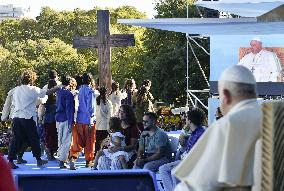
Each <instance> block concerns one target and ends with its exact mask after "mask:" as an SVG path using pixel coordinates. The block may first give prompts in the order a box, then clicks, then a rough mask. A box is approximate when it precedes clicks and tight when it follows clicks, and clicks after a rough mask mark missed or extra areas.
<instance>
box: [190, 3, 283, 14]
mask: <svg viewBox="0 0 284 191" xmlns="http://www.w3.org/2000/svg"><path fill="white" fill-rule="evenodd" d="M282 4H284V0H220V1H197V2H196V3H195V5H198V6H202V7H206V8H210V9H215V10H219V11H224V12H228V13H232V14H235V15H239V16H242V17H258V16H260V15H263V14H264V13H267V12H268V11H270V10H272V9H274V8H276V7H278V6H280V5H282Z"/></svg>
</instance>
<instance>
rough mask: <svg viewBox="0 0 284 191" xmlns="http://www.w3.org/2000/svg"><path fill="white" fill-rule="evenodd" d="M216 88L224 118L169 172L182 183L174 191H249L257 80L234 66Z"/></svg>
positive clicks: (257, 122) (258, 118)
mask: <svg viewBox="0 0 284 191" xmlns="http://www.w3.org/2000/svg"><path fill="white" fill-rule="evenodd" d="M218 86H219V95H220V107H221V111H222V113H223V114H224V117H222V118H220V119H219V120H217V121H215V122H214V123H213V124H212V125H211V126H210V127H209V128H208V130H207V131H206V132H205V134H204V135H203V136H202V137H201V138H200V139H199V141H198V142H197V143H196V144H195V146H194V147H193V148H192V149H191V151H190V152H189V153H188V155H187V157H186V158H185V159H184V160H183V161H182V162H181V163H180V165H178V166H177V167H176V168H175V169H174V170H173V171H172V174H173V175H175V176H176V177H177V178H178V179H179V180H181V182H180V183H179V184H178V185H177V186H176V188H175V191H188V190H189V191H224V190H226V191H227V190H230V191H231V190H238V191H245V190H251V186H252V185H253V161H254V150H255V144H256V141H257V140H258V138H259V137H260V129H261V123H262V111H261V107H260V105H259V104H258V102H257V100H256V97H257V96H256V81H255V78H254V76H253V75H252V73H251V72H250V71H249V70H248V69H247V68H245V67H243V66H238V65H235V66H232V67H229V68H227V69H226V70H225V71H224V72H223V74H222V75H221V78H220V80H219V84H218Z"/></svg>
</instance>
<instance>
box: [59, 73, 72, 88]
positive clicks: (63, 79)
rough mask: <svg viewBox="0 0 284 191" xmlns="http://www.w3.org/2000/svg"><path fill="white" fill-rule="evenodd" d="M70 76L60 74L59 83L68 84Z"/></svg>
mask: <svg viewBox="0 0 284 191" xmlns="http://www.w3.org/2000/svg"><path fill="white" fill-rule="evenodd" d="M70 80H71V77H70V76H65V75H63V76H61V83H62V85H64V86H68V85H69V84H70Z"/></svg>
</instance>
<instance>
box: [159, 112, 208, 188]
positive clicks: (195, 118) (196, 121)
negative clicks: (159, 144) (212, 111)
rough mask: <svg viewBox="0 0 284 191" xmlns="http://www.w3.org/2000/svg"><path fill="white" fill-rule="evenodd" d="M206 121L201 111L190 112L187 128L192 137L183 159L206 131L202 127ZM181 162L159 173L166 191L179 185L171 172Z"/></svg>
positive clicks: (166, 166)
mask: <svg viewBox="0 0 284 191" xmlns="http://www.w3.org/2000/svg"><path fill="white" fill-rule="evenodd" d="M204 119H205V115H204V112H203V111H202V110H201V109H198V108H195V109H192V110H190V111H188V113H187V124H186V126H189V128H190V131H191V135H190V137H189V138H188V140H187V142H186V151H185V152H184V153H183V154H182V155H181V158H182V159H183V158H184V157H185V156H186V155H187V153H188V152H189V151H190V150H191V148H192V147H193V146H194V144H195V143H196V142H197V141H198V139H199V138H200V137H201V135H202V134H203V133H204V131H205V129H204V127H203V126H202V124H203V122H204ZM180 161H181V160H177V161H174V162H171V163H167V164H164V165H162V166H160V168H159V172H160V175H161V179H162V182H163V185H164V190H165V191H172V190H173V189H174V187H175V185H176V184H177V179H176V178H175V177H173V176H172V175H171V171H172V169H173V168H175V167H176V166H177V165H178V164H179V163H180Z"/></svg>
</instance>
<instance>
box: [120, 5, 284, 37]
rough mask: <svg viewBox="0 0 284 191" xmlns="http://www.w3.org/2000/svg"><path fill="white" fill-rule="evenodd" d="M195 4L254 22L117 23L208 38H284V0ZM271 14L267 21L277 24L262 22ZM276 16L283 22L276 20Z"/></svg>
mask: <svg viewBox="0 0 284 191" xmlns="http://www.w3.org/2000/svg"><path fill="white" fill-rule="evenodd" d="M196 4H197V5H201V6H204V7H208V8H213V9H217V10H219V11H226V12H231V13H234V14H237V15H241V16H251V18H189V19H184V18H172V19H119V20H118V23H121V24H127V25H134V26H142V27H147V28H154V29H161V30H168V31H175V32H182V33H189V34H200V35H205V36H206V35H268V34H284V22H283V20H284V17H283V16H282V15H283V14H284V7H283V6H281V5H282V4H284V0H276V1H275V0H254V1H249V0H223V1H198V2H197V3H196ZM279 6H281V8H280V11H279ZM273 9H274V10H273ZM271 10H273V13H272V14H270V16H271V15H273V18H272V17H271V18H269V19H266V20H267V21H270V20H273V21H274V22H263V14H265V15H267V12H270V11H271ZM276 10H277V11H276ZM274 11H275V12H274ZM275 15H278V16H279V17H280V19H279V18H276V19H274V16H275ZM257 17H262V18H261V19H259V18H257ZM258 19H259V21H258ZM261 20H262V22H261ZM276 21H277V22H276Z"/></svg>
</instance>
